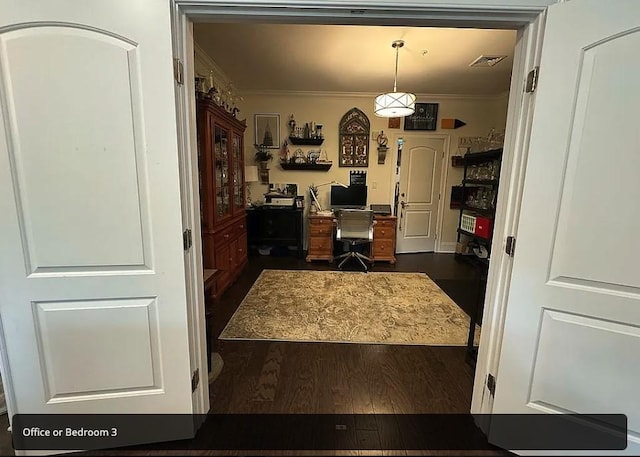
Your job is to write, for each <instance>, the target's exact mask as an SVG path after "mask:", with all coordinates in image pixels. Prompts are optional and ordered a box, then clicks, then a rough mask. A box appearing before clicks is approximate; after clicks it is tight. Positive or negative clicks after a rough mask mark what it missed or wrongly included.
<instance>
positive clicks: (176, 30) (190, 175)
mask: <svg viewBox="0 0 640 457" xmlns="http://www.w3.org/2000/svg"><path fill="white" fill-rule="evenodd" d="M171 13H172V17H171V19H172V24H171V25H172V34H171V37H172V42H173V55H174V58H178V59H180V61H182V62H183V65H184V75H183V81H184V83H183V84H182V85H179V84H177V83H175V81H174V83H175V96H176V114H177V116H178V119H179V121H178V160H179V164H180V191H181V194H182V195H181V201H182V227H183V230H186V229H190V230H191V233H192V239H193V245H192V246H191V249H189V250H188V251H185V257H184V261H185V282H186V286H187V287H186V289H187V313H188V316H189V323H188V324H189V325H188V328H189V342H190V344H189V359H190V363H191V372H192V373H193V372H194V371H195V370H199V373H200V375H199V379H200V383H199V385H198V388H197V389H196V390H195V392H193V394H192V398H191V401H192V404H193V411H194V414H207V413H208V412H209V376H208V368H207V367H208V360H207V358H208V357H210V355H208V354H207V341H206V318H205V300H204V281H203V268H202V236H201V233H200V192H199V173H198V148H197V142H196V129H195V125H196V121H195V97H194V96H193V95H192V94H195V80H194V70H193V69H194V64H193V60H194V52H193V23H192V22H191V21H190V20H188V18H187V17H186V15H185V14H184V13H182V12H181V11H180V10H179V8H177V7H174V8H173V9H172V11H171ZM185 121H186V122H185ZM199 425H200V424H197V425H196V427H198V426H199Z"/></svg>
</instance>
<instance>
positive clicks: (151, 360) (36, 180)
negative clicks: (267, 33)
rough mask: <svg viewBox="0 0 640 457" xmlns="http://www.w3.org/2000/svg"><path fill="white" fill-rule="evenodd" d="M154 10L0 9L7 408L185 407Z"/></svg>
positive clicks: (159, 13)
mask: <svg viewBox="0 0 640 457" xmlns="http://www.w3.org/2000/svg"><path fill="white" fill-rule="evenodd" d="M169 13H170V11H169V3H168V2H166V1H165V2H163V1H139V2H130V1H129V0H116V1H109V2H91V4H90V5H88V4H87V3H85V2H77V1H71V0H59V1H58V0H56V1H47V2H3V5H2V14H1V15H0V97H1V107H2V109H1V110H0V116H1V118H2V119H1V120H0V125H1V126H2V127H0V214H2V223H1V224H0V251H1V252H2V255H1V256H0V278H2V279H1V282H0V316H1V318H2V329H3V331H4V337H5V342H4V343H5V345H6V353H7V362H8V366H6V367H5V372H4V373H3V377H4V375H8V379H6V380H5V381H6V384H10V385H11V386H12V392H9V393H10V394H12V398H11V399H10V400H11V402H10V407H12V410H11V411H10V412H11V413H12V414H16V413H191V412H192V406H191V405H192V401H191V388H190V387H191V386H190V378H191V376H190V368H189V347H188V334H187V311H186V298H185V297H186V295H185V284H184V277H185V276H184V262H183V252H182V228H181V211H180V193H179V192H180V189H179V178H178V158H177V136H176V122H175V102H174V89H173V77H172V51H171V35H170V16H169ZM172 438H175V437H172Z"/></svg>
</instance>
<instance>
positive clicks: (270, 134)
mask: <svg viewBox="0 0 640 457" xmlns="http://www.w3.org/2000/svg"><path fill="white" fill-rule="evenodd" d="M253 124H254V129H255V144H257V145H264V146H265V147H266V148H269V149H279V148H280V115H279V114H275V113H261V114H255V115H254V117H253Z"/></svg>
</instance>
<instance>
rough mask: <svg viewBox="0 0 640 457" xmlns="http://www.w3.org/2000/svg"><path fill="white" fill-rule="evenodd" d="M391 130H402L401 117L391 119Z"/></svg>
mask: <svg viewBox="0 0 640 457" xmlns="http://www.w3.org/2000/svg"><path fill="white" fill-rule="evenodd" d="M389 128H390V129H399V128H400V118H399V117H390V118H389Z"/></svg>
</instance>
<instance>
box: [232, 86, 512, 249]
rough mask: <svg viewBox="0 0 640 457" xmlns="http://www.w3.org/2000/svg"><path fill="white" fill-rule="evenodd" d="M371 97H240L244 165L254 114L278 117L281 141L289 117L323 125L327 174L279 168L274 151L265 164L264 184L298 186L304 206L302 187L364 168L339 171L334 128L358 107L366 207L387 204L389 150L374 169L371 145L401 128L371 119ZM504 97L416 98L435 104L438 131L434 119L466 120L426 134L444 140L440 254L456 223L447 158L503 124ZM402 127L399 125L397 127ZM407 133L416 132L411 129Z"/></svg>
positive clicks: (456, 176)
mask: <svg viewBox="0 0 640 457" xmlns="http://www.w3.org/2000/svg"><path fill="white" fill-rule="evenodd" d="M373 99H374V95H367V96H362V95H360V94H351V95H344V94H340V95H337V94H335V95H334V94H326V93H324V94H309V93H305V94H297V93H277V94H244V102H243V103H242V104H241V105H240V108H241V112H240V114H239V118H240V119H244V118H246V121H247V130H246V133H245V153H246V163H247V164H253V163H254V154H255V148H254V147H253V144H254V143H255V138H254V123H253V116H254V114H255V113H278V114H280V139H281V142H282V141H284V140H285V139H286V138H287V135H288V127H287V122H288V119H289V115H291V114H293V115H294V116H295V119H296V122H297V123H298V125H299V126H300V125H302V126H303V125H304V123H305V122H311V121H313V122H316V123H319V124H323V126H324V127H323V131H324V136H325V141H324V143H323V145H322V146H321V148H322V149H323V150H326V152H327V155H328V159H329V160H332V161H333V166H332V167H331V169H330V170H329V171H328V172H319V171H285V170H283V169H282V168H281V167H280V166H279V164H278V160H277V157H278V155H279V150H273V152H274V160H273V161H272V162H271V163H270V166H269V167H270V172H269V174H270V182H272V183H295V184H297V185H298V194H304V195H305V198H306V201H305V205H306V206H307V208H308V205H309V195H308V190H307V188H308V186H309V185H310V184H320V183H324V182H327V181H333V180H335V181H339V182H342V183H345V184H348V183H349V171H350V170H363V169H364V168H341V167H339V166H338V154H337V151H338V124H339V122H340V118H341V117H342V116H343V115H344V114H345V113H346V112H347V111H348V110H349V109H351V108H353V107H357V108H359V109H361V110H362V111H363V112H364V113H365V114H366V115H367V116H368V117H369V120H370V122H371V131H372V135H371V144H370V156H369V167H368V168H366V169H364V170H366V171H367V184H368V186H369V189H368V191H369V198H368V199H369V203H392V198H393V188H392V185H393V182H392V181H393V179H394V176H393V175H394V173H395V169H394V165H393V163H394V160H395V153H394V152H392V151H391V150H390V151H389V153H388V154H387V160H386V162H385V164H384V165H378V161H377V150H376V147H377V143H376V141H375V137H376V135H375V134H374V132H379V131H380V130H384V132H385V133H386V134H387V136H388V137H389V140H390V141H389V144H390V145H391V144H392V141H393V138H394V137H395V136H396V135H402V133H403V130H402V128H401V129H389V128H388V127H387V122H388V120H387V119H384V118H379V117H376V116H375V115H374V114H373ZM506 99H507V97H506V96H496V97H463V96H462V97H453V96H446V97H445V96H440V97H438V96H430V97H420V96H418V101H419V102H429V103H439V109H438V127H439V126H440V119H443V118H458V119H461V120H462V121H464V122H466V123H467V125H466V126H464V127H461V128H459V129H456V130H440V129H439V128H438V130H437V131H434V132H424V134H425V135H428V134H429V133H436V134H447V135H449V136H450V148H449V150H448V151H445V164H446V167H447V170H446V173H447V180H446V186H445V193H444V208H445V210H444V218H443V221H442V233H441V242H442V243H443V246H442V249H443V250H453V248H454V246H455V240H456V228H457V224H458V211H457V210H451V209H449V200H450V191H451V186H452V185H457V184H460V181H461V179H462V170H461V169H460V168H453V167H451V166H450V164H451V159H450V156H451V155H455V154H458V153H463V152H464V151H463V150H461V151H460V152H459V150H458V148H457V145H458V138H459V137H460V136H485V135H487V133H488V132H489V130H490V129H491V128H495V129H496V130H498V131H503V129H504V126H505V122H506ZM401 127H402V124H401ZM411 133H417V132H414V131H412V132H411ZM298 147H300V148H301V149H302V150H303V151H305V152H306V151H308V150H309V149H318V148H317V147H308V146H294V145H289V148H290V150H291V152H293V151H295V150H296V149H297V148H298ZM266 188H267V187H266V186H263V185H260V184H251V195H252V197H253V198H254V199H257V198H258V197H261V196H262V194H263V193H264V192H266ZM320 203H321V204H322V205H323V207H328V206H329V186H325V187H322V188H321V189H320Z"/></svg>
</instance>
